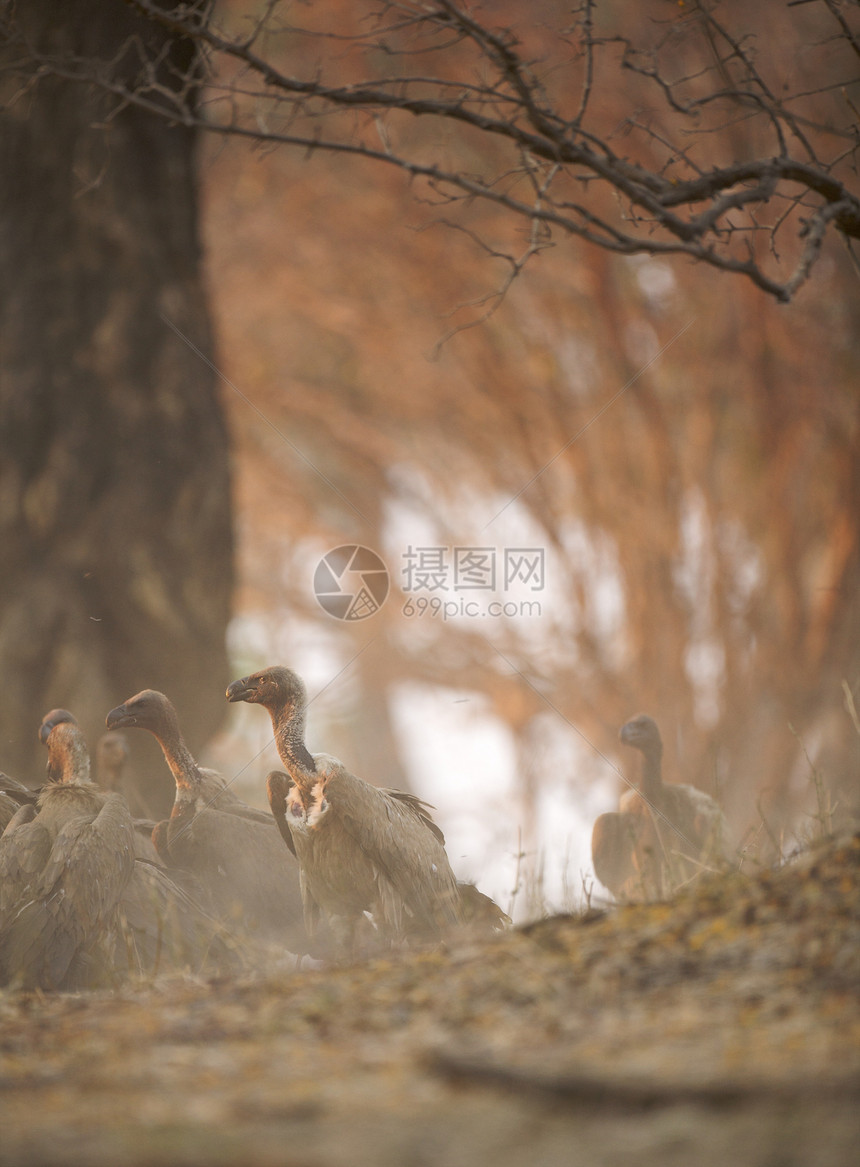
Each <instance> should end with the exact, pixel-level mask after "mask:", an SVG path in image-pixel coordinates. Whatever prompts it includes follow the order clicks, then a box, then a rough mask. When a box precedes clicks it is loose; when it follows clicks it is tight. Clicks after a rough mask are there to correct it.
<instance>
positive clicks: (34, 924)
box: [0, 710, 237, 989]
mask: <svg viewBox="0 0 860 1167" xmlns="http://www.w3.org/2000/svg"><path fill="white" fill-rule="evenodd" d="M57 715H61V716H57ZM40 737H42V740H43V741H44V742H45V744H46V745H47V747H48V769H49V773H50V774H51V775H52V778H51V781H49V782H48V783H46V785H45V786H43V787H42V789H41V791H40V792H39V795H38V800H37V809H34V808H31V807H27V808H26V810H27V811H32V812H33V813H32V815H31V817H30V818H29V821H25V818H24V815H23V813H22V814H21V815H20V816H16V817H17V821H16V818H13V820H12V821H11V822H10V823H9V825H8V827H7V829H6V831H5V832H4V834H3V836H2V838H0V982H2V983H4V984H8V983H12V984H16V985H20V986H22V987H28V988H42V989H82V988H92V987H96V986H101V985H108V984H113V983H115V981H116V980H117V979H118V978H119V977H121V976H123V975H127V974H146V975H151V974H153V973H155V972H157V971H160V970H164V969H168V968H172V969H177V968H185V967H192V968H194V969H195V970H199V969H200V968H202V967H204V965H209V966H210V967H214V968H219V969H220V968H232V967H235V966H236V963H237V958H236V955H235V952H234V950H233V948H232V947H229V946H227V945H226V944H225V942H224V940H223V939H222V938H221V935H220V933H221V931H222V929H221V927H220V925H218V924H217V923H216V922H215V921H214V920H211V919H209V918H208V917H206V916H205V914H204V913H203V912H202V911H201V910H200V908H199V906H198V905H197V904H196V903H194V902H193V901H192V900H191V899H190V897H188V896H187V895H186V893H185V892H184V891H182V889H180V888H178V887H177V886H176V885H175V884H174V883H173V881H172V880H171V879H170V878H169V877H168V876H167V875H166V873H165V872H163V871H161V870H160V869H159V868H157V867H155V866H153V865H152V864H148V863H145V862H143V861H140V860H136V859H135V837H134V835H135V832H134V825H133V822H132V818H131V814H130V812H129V810H128V807H127V805H126V804H125V801H124V799H123V798H122V796H121V795H119V794H115V793H111V792H104V791H101V790H99V789H98V787H96V786H95V785H94V784H93V783H91V782H89V781H88V780H87V779H86V775H87V774H88V772H89V756H88V752H87V749H86V742H85V741H84V739H83V734H82V733H81V731H80V729H79V727H78V725H77V723H76V722H75V721H74V719H73V718H72V716H71V714H69V713H68V712H67V711H65V710H63V711H52V713H51V714H49V715H48V717H47V718H46V719H45V720H44V721H43V724H42V728H41V730H40ZM24 810H25V808H22V812H23V811H24Z"/></svg>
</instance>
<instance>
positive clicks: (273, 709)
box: [227, 667, 506, 953]
mask: <svg viewBox="0 0 860 1167" xmlns="http://www.w3.org/2000/svg"><path fill="white" fill-rule="evenodd" d="M227 700H228V701H247V702H249V703H251V704H253V705H262V706H263V707H264V708H265V709H267V710H268V712H269V715H270V717H271V719H272V725H273V727H274V731H275V742H276V744H277V747H278V753H279V754H280V756H281V760H282V762H283V763H284V766H285V767H286V771H287V772H286V773H284V772H283V771H274V772H273V773H271V774H270V775H269V777H268V780H267V783H266V787H267V790H268V795H269V805H270V806H271V808H272V813H273V815H274V816H275V819H276V821H277V823H278V826H279V828H280V831H281V834H282V836H283V838H284V842H285V843H286V844H287V847H289V849H290V850H291V851H292V852H293V853H294V854H295V855H296V857H297V858H298V861H299V865H300V867H301V873H302V897H303V900H304V907H305V920H306V922H307V927H308V930H309V931H311V930H313V929H314V928H315V927H316V924H317V921H318V919H319V917H320V914H322V916H323V918H324V919H325V920H327V921H328V923H329V925H330V927H331V929H332V932H333V934H334V936H335V938H336V940H337V942H338V944H339V946H340V947H341V949H342V950H343V951H345V952H347V953H351V952H354V951H355V947H356V942H357V940H358V932H357V929H358V928H359V927H362V928H364V927H366V919H365V913H370V914H371V916H372V918H373V922H374V924H375V926H376V928H377V929H378V931H379V932H380V933H381V935H382V939H383V940H385V941H387V942H391V941H397V940H401V939H411V940H419V941H428V940H429V941H436V940H439V939H440V938H441V937H442V936H444V934H445V933H446V931H448V930H449V929H450V928H452V927H454V926H457V925H461V924H463V923H464V922H466V921H467V920H469V918H470V916H472V913H473V910H474V911H476V912H477V914H478V915H479V916H480V917H482V919H483V922H487V923H490V926H491V927H493V926H495V927H499V926H501V925H502V924H503V923H504V921H505V920H506V917H505V916H504V914H503V913H502V912H500V910H499V909H498V908H497V907H496V905H495V904H493V903H492V901H491V900H489V899H488V898H487V897H486V896H482V895H481V893H480V892H477V891H476V890H475V889H474V888H471V887H469V888H463V889H461V888H460V886H459V885H458V883H457V880H456V879H455V877H454V873H453V872H452V870H451V866H450V864H449V862H448V856H447V855H446V853H445V846H444V843H445V839H444V836H443V835H442V832H441V831H440V829H439V828H438V826H436V824H435V823H434V822H433V820H432V818H431V817H430V814H429V808H428V806H427V804H426V803H424V802H422V801H421V799H419V798H416V797H415V796H414V795H411V794H405V793H403V792H402V791H399V790H383V789H380V788H379V787H376V786H371V785H370V784H369V783H368V782H364V781H362V779H361V778H357V777H356V776H355V775H354V774H351V773H350V772H349V771H348V770H346V769H345V768H344V767H343V766H342V765H341V763H340V762H339V761H338V760H337V759H336V758H332V757H329V756H328V755H326V754H311V753H309V751H308V749H307V747H306V745H305V741H304V734H305V710H306V707H307V694H306V692H305V687H304V684H303V683H302V680H301V678H300V677H298V676H297V675H296V674H295V673H294V672H292V671H291V670H290V669H285V668H279V667H273V668H267V669H262V670H260V671H259V672H256V673H252V674H251V676H248V677H243V678H241V680H238V681H233V683H232V684H231V685H230V686H229V687H228V689H227ZM480 901H483V902H480ZM487 905H489V906H490V909H491V910H489V911H488V908H487Z"/></svg>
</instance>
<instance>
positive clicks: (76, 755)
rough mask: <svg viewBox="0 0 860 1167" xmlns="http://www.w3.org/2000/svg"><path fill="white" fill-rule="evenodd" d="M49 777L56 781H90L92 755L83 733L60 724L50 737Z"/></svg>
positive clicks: (68, 783)
mask: <svg viewBox="0 0 860 1167" xmlns="http://www.w3.org/2000/svg"><path fill="white" fill-rule="evenodd" d="M48 777H49V778H50V779H51V780H52V781H54V782H63V783H65V784H66V785H67V786H68V785H71V784H72V783H81V782H89V780H90V755H89V751H88V750H87V743H86V741H85V740H84V737H83V734H81V733H80V732H78V731H77V730H76V729H75V728H74V727H72V726H67V725H58V726H57V727H56V728H55V729H54V730H53V732H52V733H51V735H50V736H49V738H48Z"/></svg>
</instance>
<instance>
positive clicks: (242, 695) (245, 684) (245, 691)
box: [227, 677, 257, 703]
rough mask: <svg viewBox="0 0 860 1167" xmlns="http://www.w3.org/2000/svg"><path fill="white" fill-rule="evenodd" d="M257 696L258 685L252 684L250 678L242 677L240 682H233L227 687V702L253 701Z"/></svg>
mask: <svg viewBox="0 0 860 1167" xmlns="http://www.w3.org/2000/svg"><path fill="white" fill-rule="evenodd" d="M256 696H257V687H256V685H252V684H251V679H250V677H240V679H239V680H238V681H231V683H230V684H229V685H228V686H227V700H228V701H230V702H231V703H232V702H235V701H253V700H254V698H255V697H256Z"/></svg>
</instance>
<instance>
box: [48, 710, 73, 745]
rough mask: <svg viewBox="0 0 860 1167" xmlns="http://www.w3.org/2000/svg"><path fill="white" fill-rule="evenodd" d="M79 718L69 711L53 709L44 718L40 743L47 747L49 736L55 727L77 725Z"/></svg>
mask: <svg viewBox="0 0 860 1167" xmlns="http://www.w3.org/2000/svg"><path fill="white" fill-rule="evenodd" d="M77 724H78V722H77V718H76V717H75V716H74V714H72V713H69V711H68V709H52V710H51V712H50V713H46V714H45V716H44V717H43V718H42V724H41V725H40V726H39V741H40V742H41V743H42V745H45V744H46V743H47V741H48V734H49V733H50V732H51V730H52V729H53V728H54V726H55V725H77Z"/></svg>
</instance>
